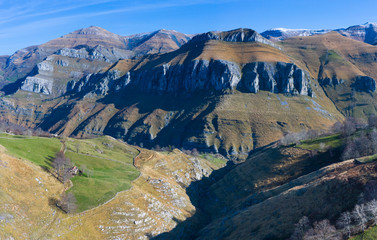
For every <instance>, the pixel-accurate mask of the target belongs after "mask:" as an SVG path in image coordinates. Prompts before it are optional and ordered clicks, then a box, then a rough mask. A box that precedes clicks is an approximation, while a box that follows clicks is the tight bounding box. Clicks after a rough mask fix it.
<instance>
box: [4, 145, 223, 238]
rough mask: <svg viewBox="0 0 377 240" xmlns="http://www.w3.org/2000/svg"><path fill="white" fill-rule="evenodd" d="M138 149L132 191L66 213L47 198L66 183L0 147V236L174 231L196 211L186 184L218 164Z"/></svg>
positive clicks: (89, 235)
mask: <svg viewBox="0 0 377 240" xmlns="http://www.w3.org/2000/svg"><path fill="white" fill-rule="evenodd" d="M139 151H140V155H139V156H138V157H137V158H136V159H135V165H136V166H137V167H138V168H139V169H140V170H141V176H140V177H139V178H138V179H137V180H135V181H134V182H133V184H132V188H131V189H130V190H128V191H124V192H120V193H118V194H117V195H116V196H115V197H114V198H113V199H112V200H110V201H108V202H107V203H105V204H103V205H101V206H99V207H96V208H94V209H91V210H88V211H85V212H82V213H78V214H73V215H67V214H64V213H62V212H61V211H60V210H58V209H56V207H55V206H54V204H53V203H51V201H50V203H49V199H51V198H58V197H59V196H60V194H61V193H62V191H63V186H62V184H60V182H58V181H57V180H56V179H55V178H53V177H52V176H51V175H50V174H49V173H46V172H44V171H43V170H42V169H41V168H40V167H37V166H35V165H33V164H31V163H30V162H27V161H26V160H21V159H16V158H13V157H10V156H8V155H7V154H6V153H5V150H4V149H3V148H1V149H0V159H1V161H0V181H1V183H2V184H1V188H0V217H1V218H0V238H1V239H3V238H7V237H13V238H15V239H25V238H26V239H113V238H122V239H147V236H148V235H156V234H158V233H161V232H164V231H169V230H171V229H172V228H173V227H174V226H175V225H176V224H177V222H176V221H177V219H179V220H181V221H183V220H185V219H186V218H187V217H190V216H191V215H192V214H193V213H194V212H195V207H194V206H193V205H192V204H191V202H190V199H189V197H188V196H187V194H186V191H185V187H184V186H188V185H189V184H190V182H191V181H195V180H196V176H197V174H199V175H201V174H202V171H204V172H207V173H208V174H209V173H210V172H211V171H212V170H213V169H217V168H218V165H214V164H212V163H211V162H210V161H207V160H204V159H200V158H198V159H197V160H194V159H193V158H192V157H190V156H187V155H185V154H183V153H182V152H180V151H178V150H175V151H173V152H171V153H157V152H153V151H149V150H145V149H139ZM198 164H200V165H201V168H200V169H199V168H197V167H198ZM202 169H203V170H202ZM36 179H38V180H36ZM45 189H47V191H46V190H45Z"/></svg>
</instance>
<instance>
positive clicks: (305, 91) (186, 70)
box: [73, 60, 312, 96]
mask: <svg viewBox="0 0 377 240" xmlns="http://www.w3.org/2000/svg"><path fill="white" fill-rule="evenodd" d="M100 78H102V80H100ZM121 78H122V79H121ZM96 79H97V80H96ZM310 81H311V77H310V75H309V73H308V72H306V71H304V70H302V69H300V68H299V67H297V66H296V65H294V64H292V63H283V62H278V63H268V62H254V63H249V64H246V65H245V66H243V67H242V66H239V65H238V64H237V63H234V62H230V61H226V60H211V61H207V60H194V61H192V62H190V63H188V64H177V65H173V66H171V65H169V64H163V65H161V66H159V67H156V68H152V69H143V68H142V69H139V70H135V71H130V72H128V73H127V74H126V75H125V76H120V75H119V73H118V72H114V71H109V72H108V73H106V74H97V75H93V76H92V75H91V76H87V77H85V78H83V79H82V80H81V81H80V82H78V83H77V84H75V85H76V87H75V88H73V91H74V92H81V91H86V92H89V91H95V92H96V93H97V94H98V93H99V94H102V95H103V94H105V93H107V92H108V91H109V90H113V91H119V90H120V89H124V88H126V87H129V88H134V89H137V90H138V91H140V92H146V93H163V92H170V93H176V94H178V93H187V92H194V91H200V90H205V91H208V90H216V91H222V90H227V89H239V90H241V91H245V92H250V93H257V92H258V91H260V90H265V91H269V92H272V93H285V94H290V95H298V94H300V95H305V96H311V95H312V90H311V86H310ZM85 85H86V86H85Z"/></svg>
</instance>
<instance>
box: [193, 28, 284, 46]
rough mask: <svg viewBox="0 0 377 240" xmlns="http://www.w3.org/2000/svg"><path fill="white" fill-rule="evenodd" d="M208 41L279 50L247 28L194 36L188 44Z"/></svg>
mask: <svg viewBox="0 0 377 240" xmlns="http://www.w3.org/2000/svg"><path fill="white" fill-rule="evenodd" d="M209 40H220V41H225V42H260V43H264V44H267V45H270V46H273V47H276V48H279V47H278V46H276V45H275V44H274V43H272V42H270V41H269V40H267V39H266V38H264V37H263V36H262V35H260V34H259V33H257V32H256V31H254V30H252V29H247V28H239V29H235V30H231V31H227V32H207V33H203V34H199V35H196V36H195V37H193V38H192V39H191V41H190V42H191V43H195V42H203V41H209Z"/></svg>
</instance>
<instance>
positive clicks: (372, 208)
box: [290, 180, 377, 240]
mask: <svg viewBox="0 0 377 240" xmlns="http://www.w3.org/2000/svg"><path fill="white" fill-rule="evenodd" d="M359 199H360V200H359V202H360V203H359V204H356V205H355V207H354V208H353V209H352V210H351V211H346V212H343V213H341V214H340V216H339V218H338V219H337V220H336V221H335V222H334V225H333V224H331V222H330V221H329V220H328V219H324V220H321V221H316V222H314V223H313V224H311V222H310V220H309V218H308V217H306V216H304V217H302V218H301V219H300V220H299V221H298V223H297V224H296V225H295V229H294V232H293V234H292V235H291V237H290V240H327V239H328V240H341V239H349V238H350V237H351V236H352V235H356V234H359V233H363V232H364V231H365V229H367V228H368V227H371V226H375V225H377V181H374V180H373V181H369V182H368V183H367V184H366V185H365V188H364V192H363V193H362V194H361V195H360V197H359Z"/></svg>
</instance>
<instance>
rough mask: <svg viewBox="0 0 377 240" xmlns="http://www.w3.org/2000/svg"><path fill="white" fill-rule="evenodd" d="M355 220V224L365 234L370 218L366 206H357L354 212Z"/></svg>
mask: <svg viewBox="0 0 377 240" xmlns="http://www.w3.org/2000/svg"><path fill="white" fill-rule="evenodd" d="M352 216H353V219H354V220H355V223H356V224H357V226H358V227H359V229H360V230H361V231H362V232H364V230H365V228H366V227H367V223H368V217H367V213H366V208H365V205H364V204H361V205H356V206H355V208H354V209H353V211H352Z"/></svg>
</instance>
